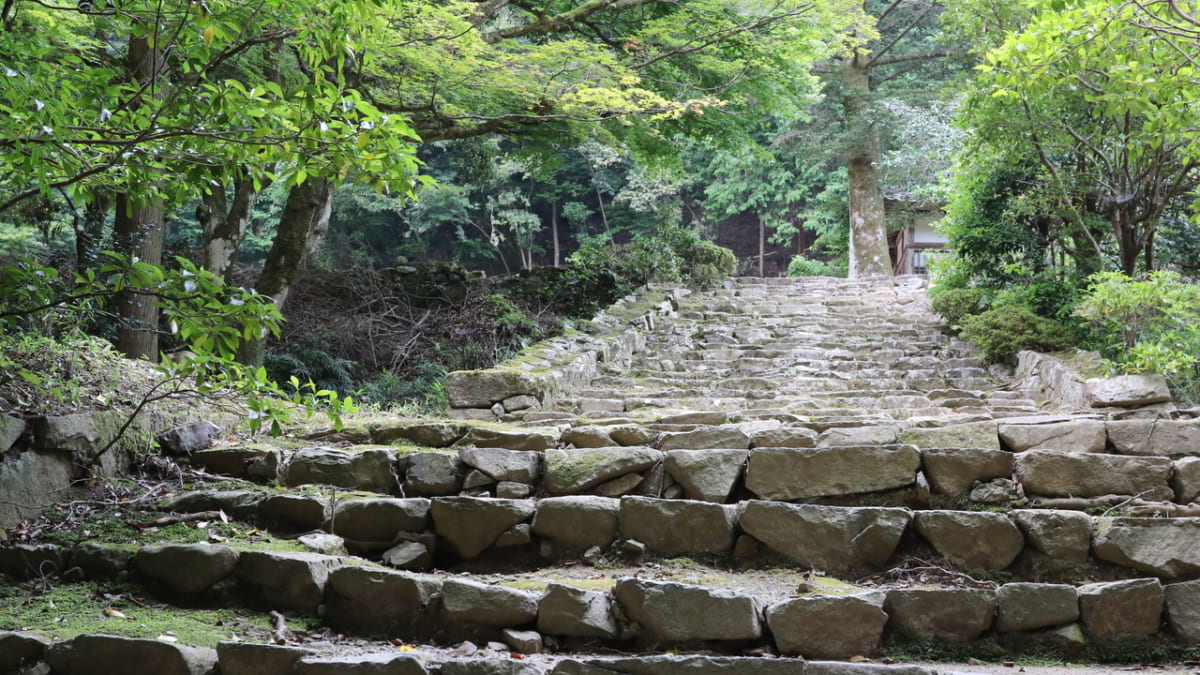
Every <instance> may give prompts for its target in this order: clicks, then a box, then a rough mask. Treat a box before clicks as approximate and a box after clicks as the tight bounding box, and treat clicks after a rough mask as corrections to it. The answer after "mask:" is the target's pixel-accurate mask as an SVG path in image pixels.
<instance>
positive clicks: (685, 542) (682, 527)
mask: <svg viewBox="0 0 1200 675" xmlns="http://www.w3.org/2000/svg"><path fill="white" fill-rule="evenodd" d="M736 521H737V509H736V507H735V506H733V505H732V504H730V505H723V504H712V503H709V502H699V501H692V500H686V499H651V498H649V497H624V498H622V499H621V512H620V530H621V535H622V536H624V537H628V538H631V539H636V540H638V541H640V542H642V543H643V544H645V545H646V550H647V551H650V552H651V553H656V554H659V555H668V556H670V555H681V554H698V553H719V552H724V551H729V550H731V549H732V548H733V539H734V523H735V522H736Z"/></svg>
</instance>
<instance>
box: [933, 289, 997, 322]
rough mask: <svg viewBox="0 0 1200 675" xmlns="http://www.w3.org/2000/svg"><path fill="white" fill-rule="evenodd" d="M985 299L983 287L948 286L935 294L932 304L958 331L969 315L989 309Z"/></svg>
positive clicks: (934, 309)
mask: <svg viewBox="0 0 1200 675" xmlns="http://www.w3.org/2000/svg"><path fill="white" fill-rule="evenodd" d="M983 299H984V293H983V289H982V288H948V289H946V290H943V291H942V292H940V293H938V294H937V295H934V296H933V298H932V300H931V301H930V304H932V306H933V311H935V312H937V313H938V314H940V315H941V317H942V318H943V319H945V320H946V323H947V324H949V325H950V328H951V330H954V331H958V330H961V329H962V325H963V322H964V321H965V320H966V319H967V318H968V317H971V316H975V315H976V314H979V313H981V312H983V311H984V310H985V309H987V308H986V307H985V306H984V302H983Z"/></svg>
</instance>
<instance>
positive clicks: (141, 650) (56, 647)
mask: <svg viewBox="0 0 1200 675" xmlns="http://www.w3.org/2000/svg"><path fill="white" fill-rule="evenodd" d="M46 661H48V662H49V663H50V668H51V670H52V671H53V672H54V673H55V674H56V675H93V674H94V673H155V674H156V675H204V674H205V673H207V672H208V671H209V670H210V669H211V668H212V667H213V664H215V663H216V661H217V653H216V651H215V650H212V649H203V648H197V647H187V646H184V645H180V644H173V643H170V642H163V641H162V640H142V639H134V638H126V637H116V636H113V635H80V636H78V637H75V638H72V639H70V640H66V641H65V642H58V643H55V644H53V645H50V647H49V648H48V649H47V650H46Z"/></svg>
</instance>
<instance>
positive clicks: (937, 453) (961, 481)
mask: <svg viewBox="0 0 1200 675" xmlns="http://www.w3.org/2000/svg"><path fill="white" fill-rule="evenodd" d="M921 465H922V467H923V470H924V472H925V477H926V478H928V479H929V485H930V486H931V487H932V488H933V490H934V492H937V493H938V494H944V495H959V494H962V493H964V492H966V491H968V490H970V489H971V486H972V485H974V484H975V481H984V482H986V481H989V480H992V479H993V478H1007V477H1009V476H1011V475H1012V466H1013V456H1012V453H1010V452H1004V451H1003V450H985V449H983V448H925V449H923V450H921Z"/></svg>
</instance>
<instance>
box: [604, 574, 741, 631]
mask: <svg viewBox="0 0 1200 675" xmlns="http://www.w3.org/2000/svg"><path fill="white" fill-rule="evenodd" d="M613 596H614V597H615V598H616V600H617V602H619V603H620V604H621V608H622V609H623V610H624V613H625V616H627V617H629V619H630V620H631V621H633V622H635V623H637V624H638V626H639V629H640V632H641V635H640V637H641V638H642V639H643V640H647V641H650V642H667V643H671V642H690V641H700V640H756V639H758V638H759V637H761V636H762V618H761V615H762V609H761V607H760V606H759V603H758V600H757V599H755V598H752V597H750V596H745V595H737V594H735V593H733V592H731V591H727V590H722V589H710V588H705V587H703V586H687V585H684V584H677V583H672V582H658V581H648V580H644V579H632V578H624V579H619V580H617V583H616V586H614V588H613Z"/></svg>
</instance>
